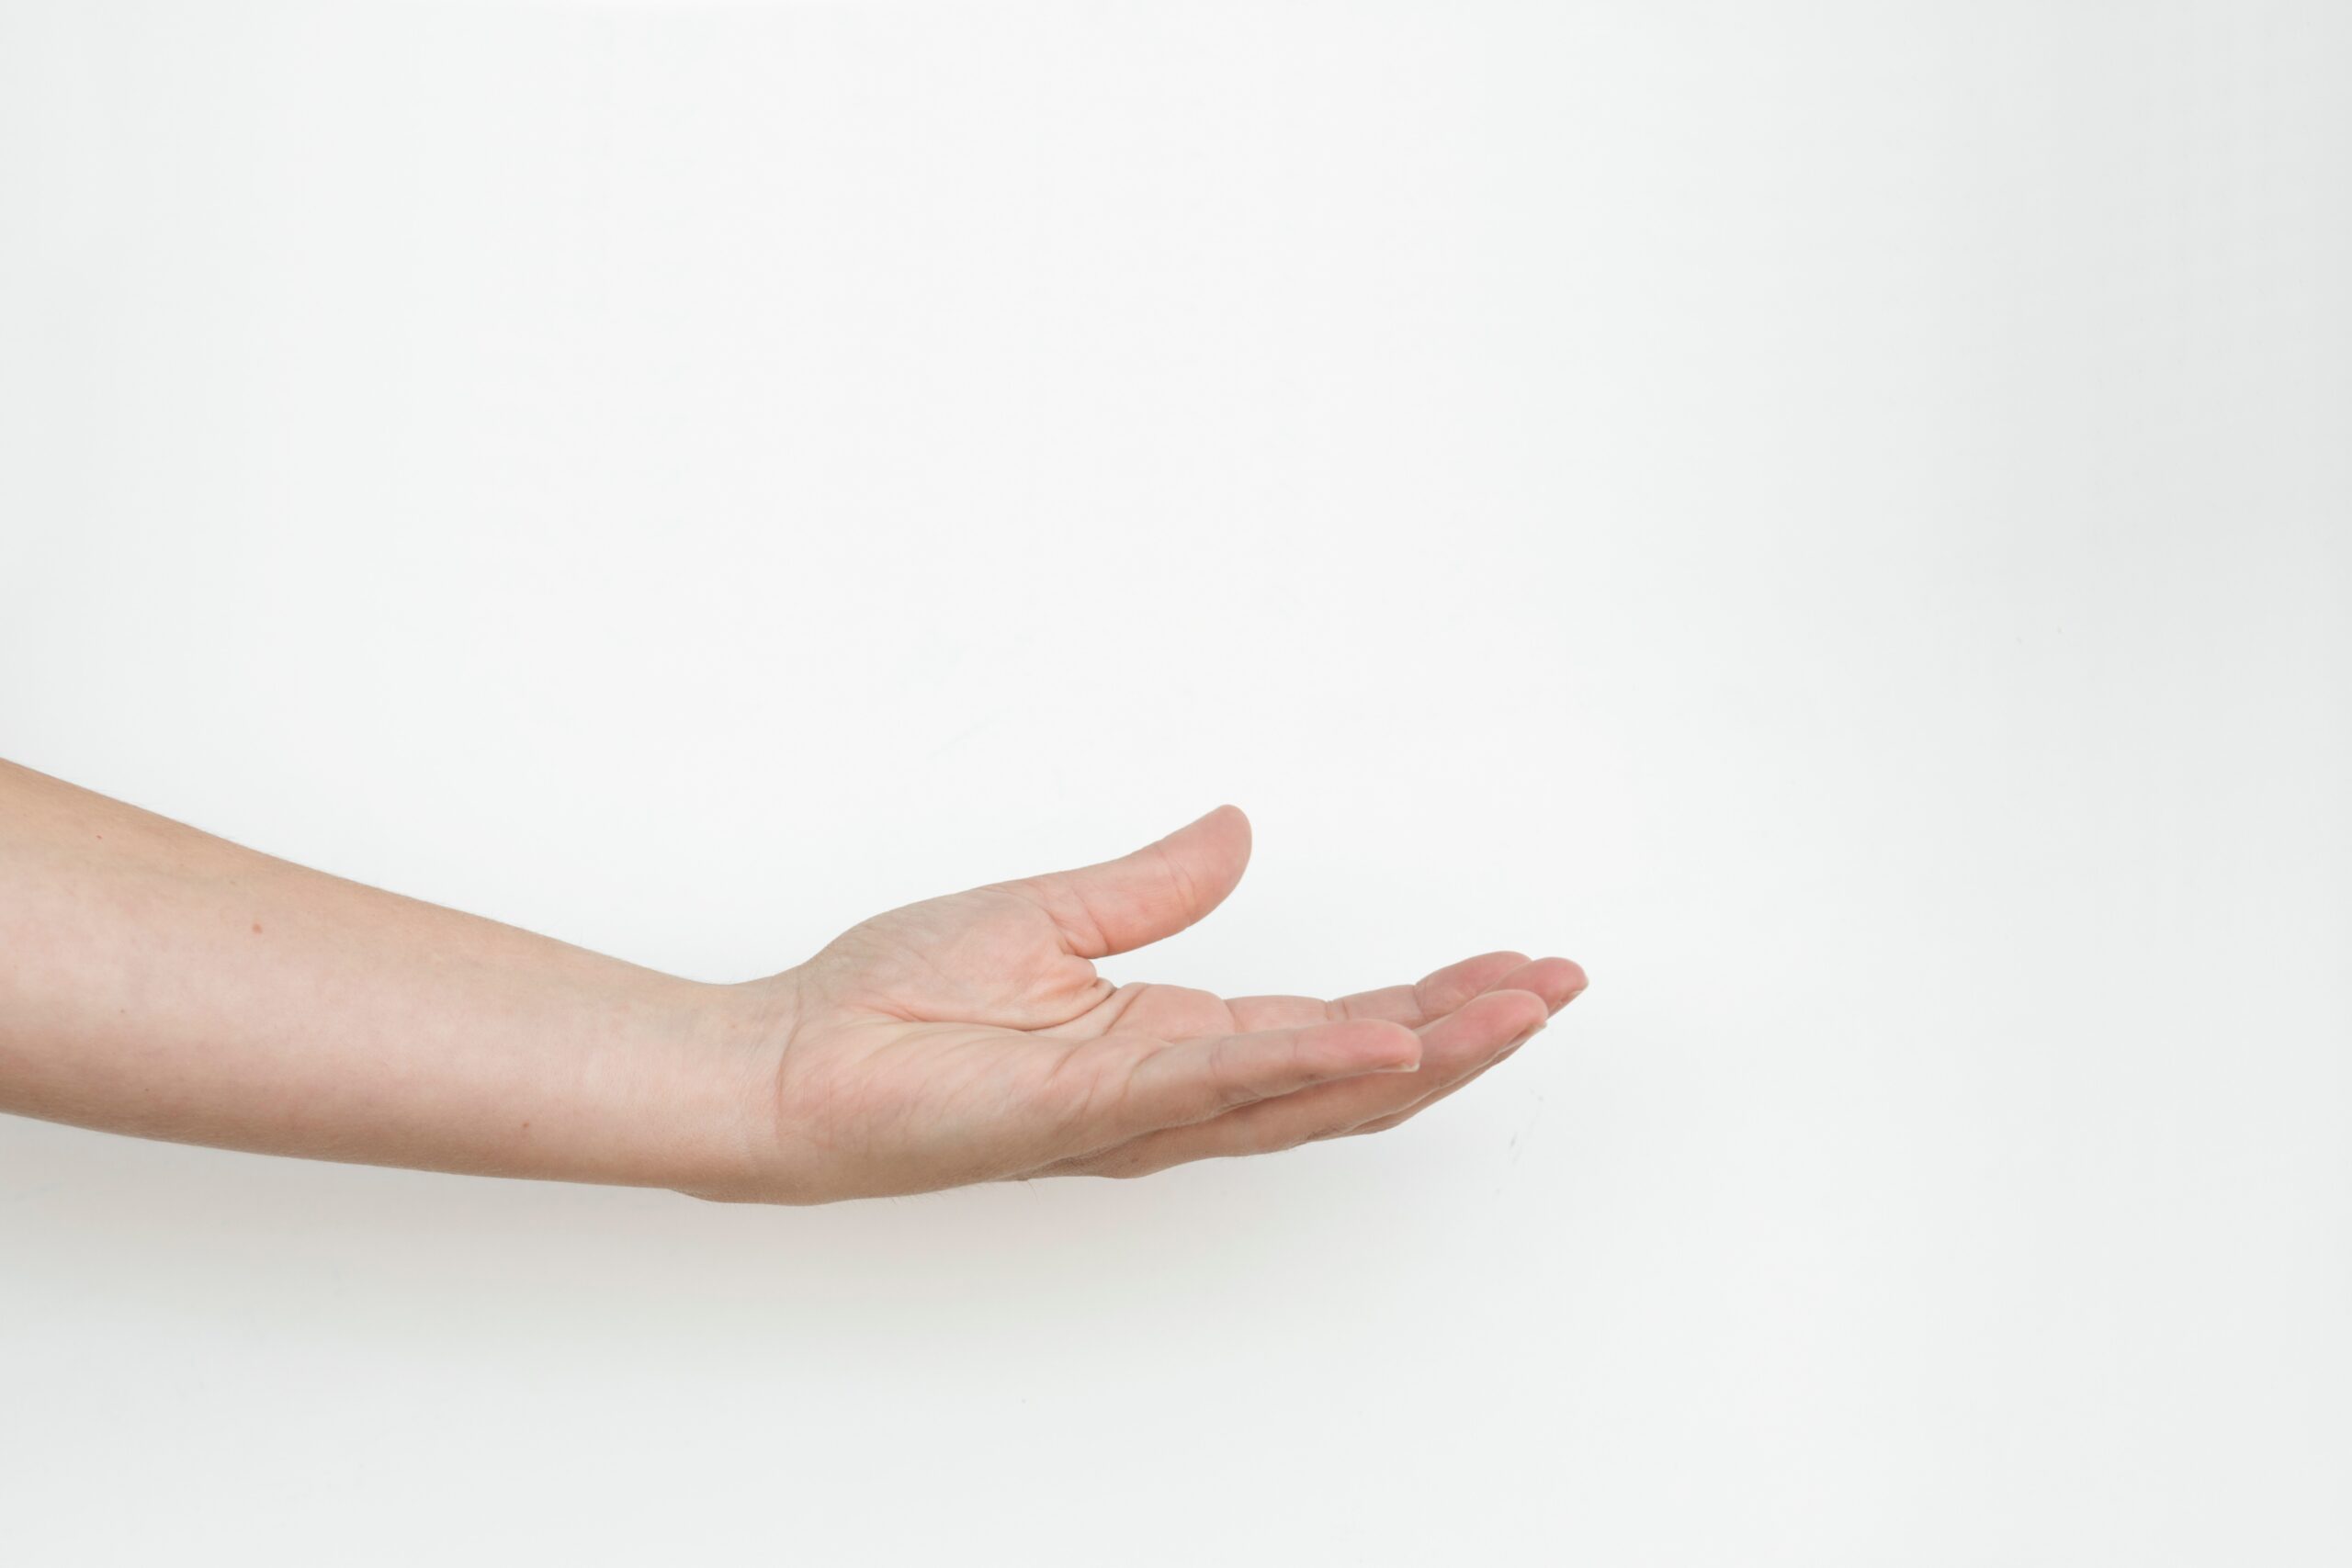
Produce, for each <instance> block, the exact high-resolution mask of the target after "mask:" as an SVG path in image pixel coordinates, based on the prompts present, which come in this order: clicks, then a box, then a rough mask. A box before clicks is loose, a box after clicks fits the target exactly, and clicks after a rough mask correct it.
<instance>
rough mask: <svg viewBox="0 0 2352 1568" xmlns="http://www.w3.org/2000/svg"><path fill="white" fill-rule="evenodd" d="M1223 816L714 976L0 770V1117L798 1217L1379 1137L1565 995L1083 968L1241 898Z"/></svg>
mask: <svg viewBox="0 0 2352 1568" xmlns="http://www.w3.org/2000/svg"><path fill="white" fill-rule="evenodd" d="M1248 856H1249V827H1248V824H1247V822H1246V820H1245V819H1244V818H1242V816H1241V814H1240V813H1239V812H1238V811H1236V810H1234V809H1232V808H1231V807H1224V808H1220V809H1219V810H1217V811H1214V812H1211V813H1210V814H1209V815H1208V816H1206V817H1204V818H1201V819H1200V820H1199V821H1198V822H1195V823H1193V824H1192V825H1191V826H1190V827H1188V828H1185V829H1181V830H1180V831H1178V832H1177V833H1174V834H1171V835H1170V837H1168V838H1167V839H1164V840H1160V841H1159V843H1157V844H1154V845H1151V846H1149V847H1148V848H1146V849H1144V850H1141V851H1138V852H1136V853H1135V854H1132V855H1128V856H1125V857H1124V858H1122V859H1120V860H1116V861H1112V862H1107V863H1103V864H1102V865H1097V866H1089V867H1084V868H1081V869H1080V870H1077V871H1072V872H1064V873H1059V874H1053V875H1048V876H1042V877H1035V878H1030V879H1025V880H1022V881H1017V882H1009V883H1001V884H995V885H992V886H988V887H981V888H975V889H972V890H971V891H969V892H966V893H959V894H955V895H951V896H949V897H944V898H937V899H932V900H929V901H927V902H925V903H922V904H915V905H910V906H909V907H907V908H903V909H899V910H893V911H891V912H890V913H888V914H886V915H883V916H880V917H878V918H876V919H873V920H869V921H867V922H865V924H863V925H860V926H858V927H856V928H854V929H853V930H852V931H848V932H846V933H844V934H843V935H842V937H841V938H839V939H837V940H836V941H835V942H832V943H831V945H829V946H828V947H826V948H825V950H824V951H823V952H821V953H819V954H817V955H816V956H815V957H814V958H812V959H810V960H809V962H808V963H806V964H801V965H799V966H798V967H797V968H794V969H789V970H786V971H784V972H783V973H781V974H778V975H775V976H767V977H765V978H763V979H760V980H754V981H751V982H748V983H746V984H743V985H738V986H710V985H702V984H698V983H695V982H692V981H686V980H681V979H677V978H675V977H673V976H666V975H661V974H657V973H655V972H653V971H651V970H648V969H642V968H639V967H638V966H636V965H634V964H626V963H623V962H621V961H620V960H617V959H613V958H607V957H604V956H601V955H599V954H596V953H588V952H584V951H582V950H581V949H579V948H575V947H571V946H569V945H567V944H565V943H563V942H556V941H553V940H551V939H549V938H547V937H542V936H536V935H533V934H532V933H530V932H527V931H518V930H515V928H513V927H511V926H503V925H500V924H498V923H496V922H494V921H491V920H484V919H477V918H475V917H473V916H470V915H464V914H460V913H458V912H457V911H455V910H450V909H445V908H438V907H436V906H435V905H430V904H424V903H420V902H418V901H416V900H413V899H410V898H403V897H399V896H398V895H395V894H390V893H386V892H382V891H379V890H378V889H375V888H370V887H364V886H359V885H357V884H356V883H351V882H345V881H343V880H341V879H340V878H337V877H333V876H328V875H325V874H321V873H318V872H314V871H310V870H306V869H304V868H303V867H300V866H297V865H292V864H289V863H286V862H284V861H279V860H275V859H272V858H270V857H269V856H266V855H262V854H258V853H255V852H252V851H250V850H245V849H242V848H240V847H238V846H236V845H234V844H231V843H228V842H225V841H223V840H220V839H216V838H213V837H211V836H210V835H209V834H206V833H202V832H198V831H197V830H196V829H192V828H188V827H185V826H183V825H181V824H179V823H176V822H172V821H169V820H166V819H165V818H160V817H156V816H153V815H152V814H150V813H148V812H144V811H141V810H138V809H136V808H134V807H129V806H125V805H122V804H121V803H119V802H116V801H112V800H108V799H107V798H105V797H103V796H100V795H93V794H91V793H89V792H88V791H86V790H82V789H77V788H75V787H74V786H73V785H71V784H64V783H62V782H60V781H58V780H56V779H51V778H49V777H47V776H45V775H43V774H40V773H34V772H31V771H30V770H28V769H25V768H20V767H17V766H14V765H12V764H9V763H6V762H0V1111H17V1112H20V1113H23V1114H27V1115H32V1116H40V1117H47V1118H49V1119H51V1120H54V1121H59V1122H74V1123H77V1124H79V1125H83V1126H88V1127H98V1128H105V1129H108V1130H111V1131H115V1132H122V1133H130V1134H139V1135H141V1136H146V1137H158V1138H171V1139H176V1140H180V1141H184V1142H191V1143H204V1144H214V1145H221V1146H225V1147H231V1148H242V1149H253V1150H259V1151H265V1152H270V1153H277V1154H292V1155H304V1156H312V1157H316V1158H324V1159H341V1160H356V1161H362V1162H367V1163H372V1164H383V1165H403V1166H416V1167H421V1168H427V1169H435V1170H450V1171H469V1172H478V1173H483V1174H491V1175H502V1176H526V1177H540V1178H550V1179H566V1180H579V1181H605V1182H618V1183H628V1184H632V1185H644V1186H662V1187H673V1188H677V1189H679V1190H684V1191H689V1192H694V1193H696V1194H698V1195H702V1196H707V1197H714V1198H730V1199H745V1200H755V1201H777V1202H811V1201H825V1200H829V1199H835V1198H846V1197H855V1196H861V1195H868V1194H877V1193H887V1192H910V1191H921V1190H928V1189H932V1188H939V1187H949V1186H955V1185H958V1184H961V1183H964V1182H970V1181H982V1180H991V1179H1005V1178H1014V1177H1024V1176H1033V1175H1046V1174H1063V1173H1099V1174H1110V1175H1130V1174H1141V1173H1143V1172H1145V1171H1148V1170H1156V1169H1159V1168H1163V1167H1165V1166H1168V1165H1172V1164H1176V1163H1180V1162H1182V1161H1184V1160H1191V1159H1200V1158H1205V1157H1211V1156H1220V1155H1232V1154H1244V1153H1255V1152H1261V1151H1264V1150H1269V1149H1274V1148H1283V1147H1288V1146H1290V1145H1294V1144H1298V1143H1303V1142H1306V1141H1308V1140H1310V1139H1313V1138H1318V1137H1328V1136H1332V1135H1335V1134H1341V1133H1347V1132H1356V1131H1374V1130H1378V1129H1379V1128H1381V1127H1384V1126H1388V1125H1393V1124H1395V1122H1398V1121H1401V1120H1403V1119H1404V1118H1405V1117H1407V1116H1408V1115H1410V1114H1412V1113H1413V1112H1414V1111H1417V1110H1419V1109H1420V1108H1421V1107H1422V1106H1424V1105H1426V1104H1428V1103H1430V1101H1432V1100H1435V1099H1438V1098H1441V1097H1442V1095H1444V1094H1445V1093H1447V1092H1450V1091H1451V1090H1452V1089H1454V1088H1457V1087H1459V1086H1460V1085H1461V1084H1462V1083H1464V1082H1466V1081H1468V1079H1469V1078H1471V1077H1476V1075H1477V1073H1479V1072H1481V1071H1483V1070H1484V1069H1485V1068H1486V1067H1487V1066H1490V1065H1492V1063H1493V1062H1495V1061H1496V1060H1498V1059H1499V1058H1500V1057H1501V1056H1502V1055H1508V1054H1509V1052H1510V1049H1511V1048H1513V1047H1514V1046H1516V1045H1517V1044H1518V1043H1520V1042H1521V1041H1522V1040H1524V1039H1525V1038H1526V1037H1527V1036H1528V1035H1529V1034H1531V1033H1532V1032H1533V1031H1534V1030H1536V1029H1538V1028H1540V1027H1542V1025H1543V1023H1544V1020H1545V1019H1546V1018H1547V1017H1548V1016H1549V1014H1550V1013H1552V1012H1554V1011H1556V1010H1558V1009H1559V1008H1560V1007H1562V1006H1564V1005H1566V1002H1567V1001H1568V1000H1569V999H1570V998H1573V997H1574V996H1575V995H1576V994H1577V992H1578V991H1579V990H1581V989H1582V988H1583V985H1584V976H1583V974H1582V972H1581V971H1580V970H1578V969H1577V966H1576V965H1575V964H1570V963H1568V962H1567V961H1566V960H1565V959H1557V958H1553V959H1542V960H1536V961H1530V960H1528V959H1526V958H1525V957H1524V956H1523V955H1521V954H1519V953H1488V954H1486V955H1484V956H1482V957H1479V958H1475V959H1470V960H1466V961H1464V963H1462V964H1454V965H1452V966H1450V967H1448V968H1446V969H1442V970H1440V971H1438V972H1437V973H1436V974H1434V975H1431V976H1428V977H1427V978H1426V979H1424V980H1423V981H1422V982H1420V984H1419V985H1418V986H1400V987H1390V988H1387V989H1384V990H1378V991H1371V992H1366V993H1363V994H1362V995H1360V996H1356V997H1351V998H1341V999H1340V1000H1338V1001H1331V1002H1327V1001H1323V1000H1319V999H1316V998H1304V997H1258V998H1239V999H1235V1000H1227V999H1224V998H1217V997H1214V996H1211V995H1209V994H1208V993H1206V992H1201V991H1192V990H1186V989H1183V988H1181V987H1166V986H1148V985H1126V986H1114V984H1112V983H1111V982H1110V981H1108V980H1105V979H1103V978H1102V977H1101V976H1099V975H1097V974H1096V972H1095V970H1094V966H1093V964H1092V962H1091V961H1092V960H1093V959H1096V958H1101V957H1105V956H1108V955H1110V954H1113V953H1122V952H1125V951H1127V950H1128V949H1130V948H1133V947H1136V946H1140V945H1142V944H1143V943H1145V942H1153V941H1157V940H1159V938H1161V937H1164V936H1167V935H1169V934H1171V933H1172V932H1174V931H1179V930H1181V929H1182V928H1183V927H1184V926H1186V925H1189V924H1191V923H1192V922H1193V920H1195V919H1199V918H1200V917H1201V916H1203V915H1204V914H1206V913H1207V912H1208V911H1209V910H1210V909H1211V908H1215V907H1216V904H1217V903H1218V902H1220V901H1221V900H1222V899H1223V898H1224V897H1225V896H1226V894H1227V893H1228V892H1230V891H1231V889H1232V887H1233V886H1234V884H1235V883H1236V882H1237V881H1238V879H1239V877H1240V874H1241V870H1242V867H1243V865H1244V864H1245V863H1246V862H1247V860H1248Z"/></svg>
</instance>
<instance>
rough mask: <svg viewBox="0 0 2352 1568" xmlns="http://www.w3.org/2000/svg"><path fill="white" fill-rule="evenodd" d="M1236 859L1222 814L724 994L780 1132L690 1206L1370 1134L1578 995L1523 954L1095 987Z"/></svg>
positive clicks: (1206, 902) (1557, 963)
mask: <svg viewBox="0 0 2352 1568" xmlns="http://www.w3.org/2000/svg"><path fill="white" fill-rule="evenodd" d="M1249 858H1250V824H1249V821H1248V819H1247V818H1245V817H1243V816H1242V814H1241V813H1240V812H1239V811H1238V810H1237V809H1235V808H1234V807H1219V808H1218V809H1216V810H1215V811H1212V812H1210V813H1209V814H1208V815H1207V816H1205V817H1204V818H1200V819H1199V820H1198V821H1196V822H1193V823H1192V824H1191V825H1189V826H1188V827H1185V828H1182V829H1179V830H1178V831H1176V832H1175V833H1172V834H1170V835H1169V836H1168V837H1167V838H1165V839H1162V840H1159V842H1158V843H1155V844H1151V845H1148V846H1147V847H1146V848H1144V849H1142V850H1139V851H1137V852H1135V853H1133V854H1130V855H1126V856H1124V857H1122V858H1120V859H1118V860H1114V861H1108V862H1105V863H1102V864H1099V865H1092V866H1087V867H1083V868H1081V869H1079V870H1076V871H1068V872H1061V873H1057V874H1050V875H1045V876H1037V877H1030V878H1025V879H1023V880H1019V881H1013V882H1003V883H996V884H992V885H990V886H985V887H978V888H973V889H971V890H970V891H968V892H964V893H956V894H951V895H949V896H947V897H942V898H933V899H930V900H927V901H925V902H922V903H918V904H911V905H909V906H907V907H905V908H899V909H894V910H892V911H890V912H889V913H888V914H884V915H880V916H876V918H875V919H870V920H867V921H865V922H864V923H863V924H861V925H858V926H855V927H854V928H852V929H851V930H850V931H846V932H844V933H843V934H842V936H840V937H839V938H837V939H835V940H834V941H833V942H831V943H830V944H828V945H827V946H826V947H825V949H824V950H823V951H822V952H820V953H818V954H817V955H816V956H815V957H814V958H811V959H810V960H809V962H808V963H806V964H801V965H800V966H799V967H797V968H796V969H791V970H787V971H786V972H785V973H783V974H781V975H777V976H772V977H770V978H768V979H765V980H761V981H754V982H752V983H750V984H749V985H746V986H741V987H729V996H730V998H731V1000H732V1002H733V1003H734V1004H735V1005H734V1008H733V1011H732V1019H733V1027H734V1031H735V1033H736V1037H737V1041H738V1043H741V1044H743V1045H746V1046H748V1047H750V1049H751V1050H752V1053H753V1059H754V1060H755V1061H757V1062H759V1063H760V1064H761V1067H760V1070H759V1071H757V1072H756V1073H755V1074H754V1075H753V1078H752V1081H753V1082H754V1084H755V1085H757V1086H758V1088H757V1089H755V1091H754V1092H757V1093H761V1094H766V1093H768V1092H771V1091H772V1093H773V1096H774V1103H773V1111H774V1123H773V1125H774V1136H773V1141H772V1145H771V1144H769V1142H768V1140H767V1139H766V1138H765V1137H764V1136H763V1137H762V1138H761V1139H760V1143H761V1144H762V1145H766V1147H765V1150H764V1152H763V1154H762V1155H760V1156H755V1159H754V1162H753V1168H752V1169H750V1170H748V1171H747V1172H745V1173H744V1175H743V1178H742V1179H741V1181H730V1182H729V1184H727V1185H726V1186H725V1187H723V1188H697V1189H692V1190H695V1193H696V1195H697V1196H703V1197H710V1198H720V1199H729V1200H738V1201H767V1202H822V1201H831V1200H834V1199H841V1198H853V1197H863V1196H876V1195H882V1194H888V1193H906V1192H919V1191H926V1190H933V1189H937V1188H944V1187H955V1186H960V1185H963V1184H966V1183H969V1182H978V1181H989V1180H1001V1179H1014V1178H1024V1177H1032V1176H1060V1175H1099V1176H1122V1177H1124V1176H1140V1175H1144V1174H1147V1173H1149V1172H1151V1171H1156V1170H1160V1169H1163V1168H1167V1167H1169V1166H1171V1165H1178V1164H1182V1163H1183V1162H1185V1161H1188V1160H1196V1159H1207V1158H1212V1157H1216V1156H1230V1155H1242V1154H1261V1153H1266V1152H1269V1151H1272V1150H1275V1149H1284V1148H1289V1147H1292V1146H1294V1145H1298V1144H1302V1143H1306V1142H1309V1141H1312V1140H1315V1139H1319V1138H1329V1137H1336V1136H1340V1135H1342V1134H1351V1133H1370V1132H1378V1131H1381V1130H1383V1129H1385V1128H1388V1127H1393V1126H1395V1125H1397V1123H1398V1122H1403V1121H1405V1120H1406V1119H1407V1118H1408V1117H1410V1116H1413V1115H1415V1114H1417V1113H1419V1111H1422V1110H1425V1109H1426V1108H1427V1107H1429V1106H1430V1105H1431V1104H1433V1103H1434V1102H1436V1101H1437V1100H1442V1099H1443V1098H1444V1097H1445V1096H1446V1095H1448V1094H1450V1093H1452V1092H1453V1091H1454V1090H1455V1089H1459V1088H1461V1087H1462V1086H1463V1085H1464V1084H1465V1083H1467V1082H1469V1081H1470V1080H1471V1079H1472V1078H1474V1077H1477V1076H1478V1075H1479V1074H1480V1073H1482V1072H1484V1071H1486V1069H1487V1068H1488V1067H1490V1066H1493V1065H1494V1064H1495V1063H1497V1062H1498V1061H1500V1060H1501V1059H1502V1058H1503V1057H1504V1056H1507V1055H1510V1053H1511V1052H1512V1051H1513V1050H1515V1049H1516V1048H1517V1047H1518V1046H1519V1045H1520V1044H1521V1043H1523V1042H1524V1041H1525V1040H1526V1039H1527V1038H1528V1037H1529V1036H1530V1035H1532V1033H1534V1032H1535V1031H1537V1030H1539V1029H1541V1028H1543V1027H1544V1023H1545V1021H1547V1020H1548V1019H1549V1017H1550V1016H1551V1015H1552V1014H1553V1013H1555V1012H1557V1011H1558V1010H1560V1009H1561V1008H1563V1007H1565V1006H1566V1005H1567V1003H1568V1002H1569V1001H1571V1000H1573V999H1574V998H1576V996H1577V994H1578V993H1579V992H1581V991H1582V990H1583V989H1584V987H1585V976H1584V972H1583V970H1581V969H1579V968H1578V967H1577V965H1576V964H1572V963H1570V962H1569V961H1568V960H1566V959H1565V958H1542V959H1535V960H1532V961H1531V960H1529V959H1528V958H1527V957H1526V956H1525V955H1524V954H1521V953H1485V954H1482V955H1481V956H1478V957H1476V958H1469V959H1464V960H1463V961H1462V962H1460V963H1458V964H1450V965H1448V966H1447V967H1445V968H1442V969H1440V970H1438V971H1436V972H1435V973H1434V974H1431V975H1430V976H1427V977H1426V978H1424V979H1422V980H1421V981H1420V982H1419V984H1417V985H1410V986H1392V987H1385V988H1384V989H1380V990H1373V991H1365V992H1363V993H1360V994H1358V995H1355V996H1350V997H1343V998H1339V999H1338V1000H1336V1001H1325V1000H1321V999H1318V998H1311V997H1285V996H1269V997H1241V998H1232V999H1229V1000H1228V999H1227V998H1220V997H1216V996H1214V995H1212V994H1210V993H1208V992H1206V991H1199V990H1193V989H1189V988H1187V987H1180V986H1163V985H1148V984H1136V983H1130V984H1125V985H1114V984H1113V983H1112V982H1111V981H1109V980H1107V979H1104V978H1103V976H1100V975H1099V974H1097V973H1096V971H1095V968H1094V964H1093V962H1092V961H1093V960H1095V959H1099V958H1104V957H1108V956H1110V955H1112V954H1114V953H1125V952H1128V951H1130V950H1132V949H1135V948H1137V947H1141V946H1143V945H1145V944H1146V943H1148V942H1157V941H1159V940H1160V939H1161V938H1163V937H1167V936H1170V935H1172V934H1174V933H1175V932H1177V931H1182V929H1184V928H1185V927H1186V926H1189V925H1191V924H1193V922H1194V921H1195V920H1198V919H1201V918H1202V917H1203V916H1204V915H1206V914H1207V913H1208V912H1209V911H1210V910H1211V909H1214V908H1216V906H1217V905H1218V904H1219V903H1221V902H1222V901H1223V900H1224V898H1225V897H1226V896H1227V894H1229V893H1230V892H1232V890H1233V888H1234V886H1235V884H1236V883H1238V881H1239V880H1240V878H1241V873H1242V869H1243V867H1244V866H1245V865H1246V864H1247V863H1248V861H1249ZM771 1064H772V1070H770V1065H771ZM768 1109H769V1108H768V1107H767V1106H766V1105H765V1104H763V1105H762V1106H761V1107H760V1111H761V1112H762V1115H763V1117H764V1114H765V1112H766V1111H767V1110H768Z"/></svg>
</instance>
